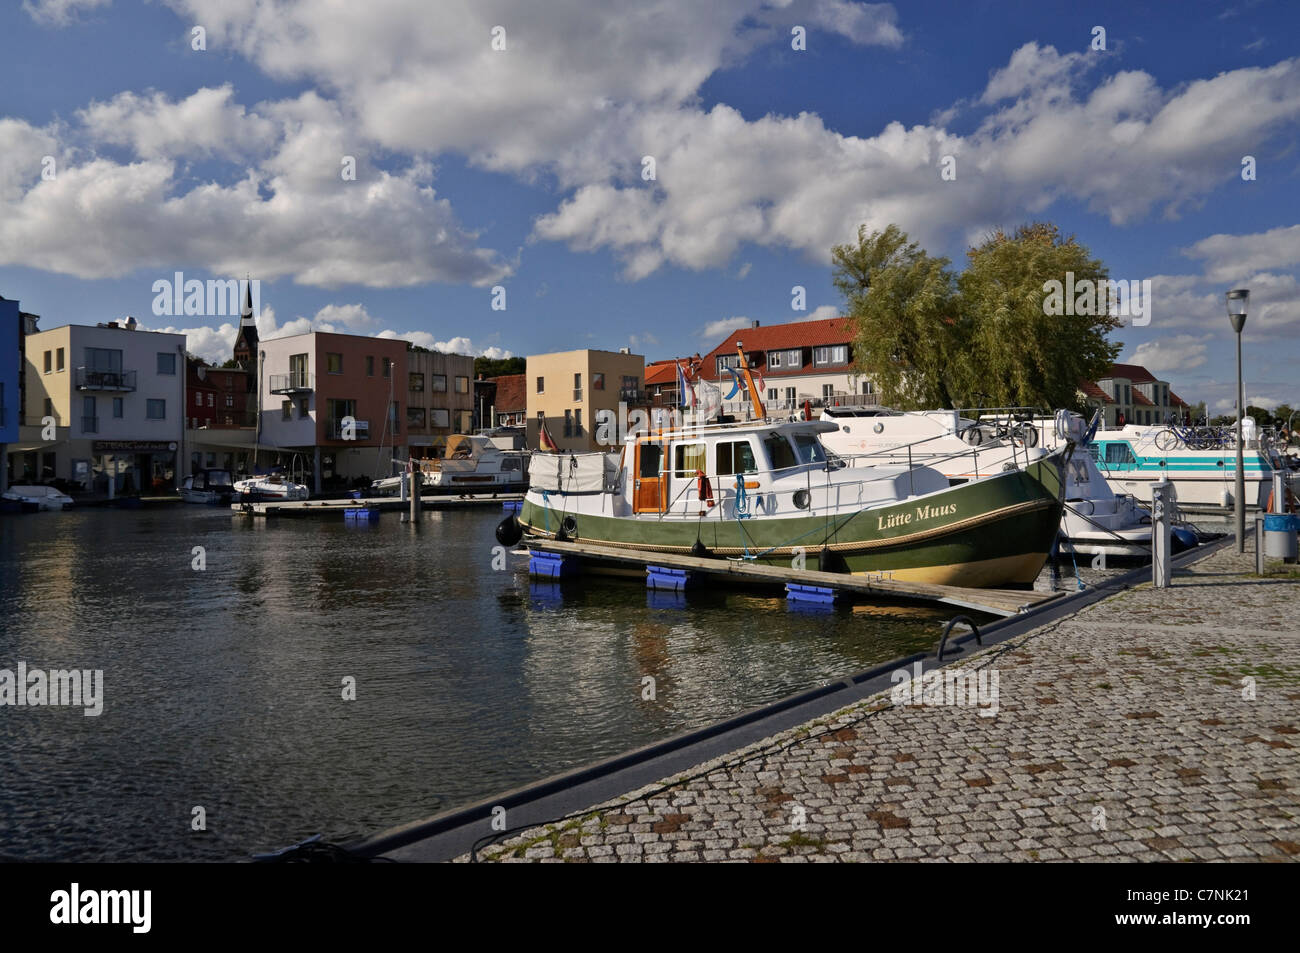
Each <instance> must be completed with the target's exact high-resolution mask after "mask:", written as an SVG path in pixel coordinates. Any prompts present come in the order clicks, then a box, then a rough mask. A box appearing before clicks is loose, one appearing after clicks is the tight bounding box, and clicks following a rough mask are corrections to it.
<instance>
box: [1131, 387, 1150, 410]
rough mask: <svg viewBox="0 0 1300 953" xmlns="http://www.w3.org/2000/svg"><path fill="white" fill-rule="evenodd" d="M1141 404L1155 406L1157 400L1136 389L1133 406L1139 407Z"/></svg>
mask: <svg viewBox="0 0 1300 953" xmlns="http://www.w3.org/2000/svg"><path fill="white" fill-rule="evenodd" d="M1139 405H1141V406H1143V407H1154V406H1155V402H1154V401H1152V400H1150V399H1148V398H1147V396H1146V395H1145V394H1143V393H1142V392H1141V391H1140V390H1135V391H1134V392H1133V406H1134V407H1137V406H1139Z"/></svg>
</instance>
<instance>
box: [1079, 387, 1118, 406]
mask: <svg viewBox="0 0 1300 953" xmlns="http://www.w3.org/2000/svg"><path fill="white" fill-rule="evenodd" d="M1079 389H1080V390H1081V391H1083V394H1084V396H1085V397H1091V398H1093V399H1094V400H1104V401H1105V402H1106V403H1108V404H1113V403H1115V400H1114V398H1112V397H1111V396H1110V394H1108V393H1106V392H1105V391H1104V390H1102V389H1101V388H1100V387H1098V386H1097V385H1096V384H1094V383H1092V382H1091V381H1082V382H1080V384H1079Z"/></svg>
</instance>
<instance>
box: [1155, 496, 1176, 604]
mask: <svg viewBox="0 0 1300 953" xmlns="http://www.w3.org/2000/svg"><path fill="white" fill-rule="evenodd" d="M1172 487H1173V484H1172V483H1169V482H1168V481H1167V480H1161V481H1160V482H1158V483H1152V484H1151V585H1152V586H1154V587H1155V588H1157V589H1168V588H1169V586H1170V585H1171V584H1172V582H1173V565H1172V564H1171V563H1170V561H1169V554H1170V549H1171V545H1170V543H1171V539H1172V529H1173V527H1172V517H1173V500H1172V499H1171V498H1170V497H1171V495H1172V494H1171V493H1170V492H1169V491H1170V489H1171V488H1172Z"/></svg>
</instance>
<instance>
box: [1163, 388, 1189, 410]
mask: <svg viewBox="0 0 1300 953" xmlns="http://www.w3.org/2000/svg"><path fill="white" fill-rule="evenodd" d="M1169 404H1170V406H1172V407H1186V408H1187V409H1189V410H1190V409H1191V407H1192V405H1191V404H1189V403H1188V402H1187V401H1185V400H1183V399H1182V398H1181V397H1179V396H1178V395H1177V394H1175V393H1174V392H1173V391H1170V392H1169Z"/></svg>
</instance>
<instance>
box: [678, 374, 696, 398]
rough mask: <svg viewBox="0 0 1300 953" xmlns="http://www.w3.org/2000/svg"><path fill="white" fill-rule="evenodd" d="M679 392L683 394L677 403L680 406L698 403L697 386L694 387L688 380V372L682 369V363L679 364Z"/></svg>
mask: <svg viewBox="0 0 1300 953" xmlns="http://www.w3.org/2000/svg"><path fill="white" fill-rule="evenodd" d="M677 392H678V394H680V395H681V396H680V397H679V398H678V400H677V403H678V404H679V405H680V406H682V407H694V406H695V403H696V401H695V388H693V387H692V386H691V385H690V383H689V382H688V381H687V380H686V373H685V372H684V371H683V370H682V366H681V365H680V364H678V365H677Z"/></svg>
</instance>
